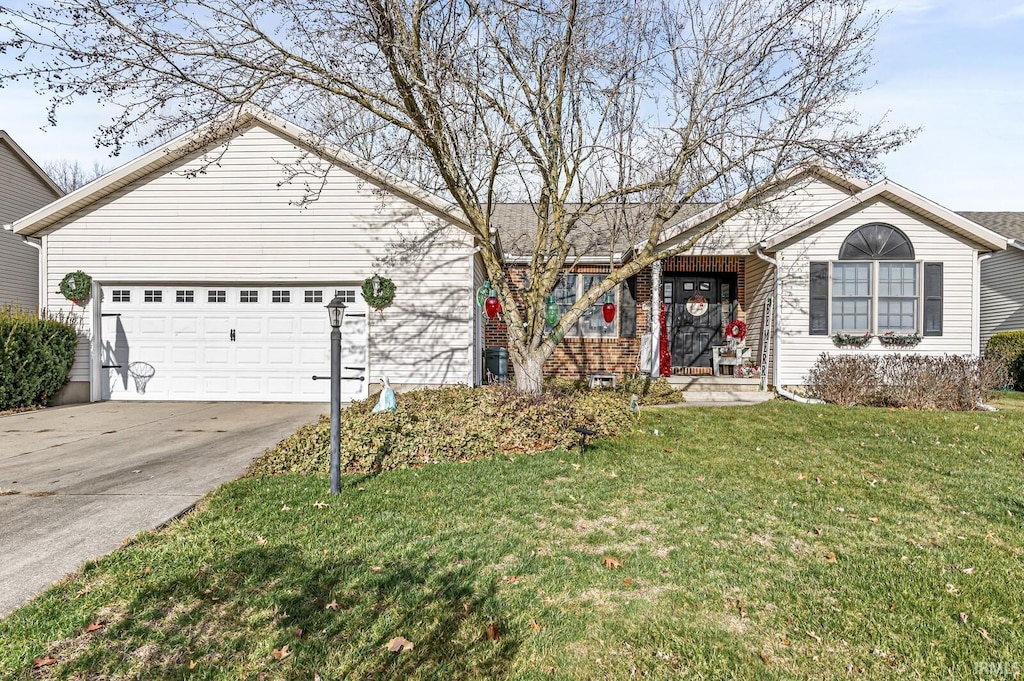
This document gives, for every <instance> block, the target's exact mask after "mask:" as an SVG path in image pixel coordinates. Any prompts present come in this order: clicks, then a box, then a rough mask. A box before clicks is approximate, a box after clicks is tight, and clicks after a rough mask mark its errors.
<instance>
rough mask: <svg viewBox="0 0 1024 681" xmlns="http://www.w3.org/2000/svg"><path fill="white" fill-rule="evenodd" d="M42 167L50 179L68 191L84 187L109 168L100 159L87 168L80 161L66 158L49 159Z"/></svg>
mask: <svg viewBox="0 0 1024 681" xmlns="http://www.w3.org/2000/svg"><path fill="white" fill-rule="evenodd" d="M42 168H43V172H45V173H46V174H47V175H49V176H50V179H51V180H53V181H54V182H56V183H57V186H58V187H60V188H61V189H63V190H64V191H65V192H66V193H70V192H73V191H75V190H76V189H78V188H79V187H84V186H85V185H87V184H89V183H90V182H92V181H93V180H95V179H96V178H98V177H101V176H102V175H104V174H106V172H107V169H106V168H104V167H103V166H102V165H100V163H99V162H98V161H94V162H93V164H92V167H91V168H86V167H84V166H83V165H82V164H81V163H79V162H78V161H70V160H68V159H66V158H62V159H58V160H56V161H47V162H45V163H43V165H42Z"/></svg>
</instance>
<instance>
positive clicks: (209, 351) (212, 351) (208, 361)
mask: <svg viewBox="0 0 1024 681" xmlns="http://www.w3.org/2000/svg"><path fill="white" fill-rule="evenodd" d="M202 355H203V362H202V363H203V364H205V365H208V366H227V365H228V363H229V362H228V359H229V357H230V356H231V353H230V352H228V349H227V348H226V347H217V346H214V347H204V348H202Z"/></svg>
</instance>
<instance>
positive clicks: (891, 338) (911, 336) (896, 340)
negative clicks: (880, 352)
mask: <svg viewBox="0 0 1024 681" xmlns="http://www.w3.org/2000/svg"><path fill="white" fill-rule="evenodd" d="M878 340H879V341H881V343H882V345H899V346H902V347H913V346H915V345H917V344H918V343H920V342H921V334H919V333H896V332H895V331H886V332H885V333H883V334H882V335H881V336H879V337H878Z"/></svg>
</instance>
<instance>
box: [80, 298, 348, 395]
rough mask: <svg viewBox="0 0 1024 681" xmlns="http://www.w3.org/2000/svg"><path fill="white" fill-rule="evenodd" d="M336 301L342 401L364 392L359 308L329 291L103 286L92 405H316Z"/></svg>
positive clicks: (324, 390) (326, 369)
mask: <svg viewBox="0 0 1024 681" xmlns="http://www.w3.org/2000/svg"><path fill="white" fill-rule="evenodd" d="M335 295H340V296H342V298H343V299H344V300H345V303H346V305H347V306H348V307H347V309H346V315H345V322H344V324H343V327H342V377H343V380H342V382H341V389H342V399H343V400H350V399H360V398H362V397H365V396H366V394H367V385H366V383H367V381H366V380H365V379H366V376H367V368H368V367H367V361H368V356H367V307H366V303H365V302H364V301H363V300H362V298H361V296H359V295H358V293H357V291H356V289H355V288H354V287H351V286H349V287H344V286H341V285H335V284H294V283H293V284H277V285H274V284H269V285H268V284H247V285H238V286H226V285H222V284H202V283H125V284H120V283H116V282H115V283H104V284H103V285H102V286H101V287H100V295H99V298H100V300H99V301H98V302H99V303H100V304H99V306H98V311H99V315H100V320H101V324H100V329H101V331H100V337H99V339H97V340H98V343H97V344H96V346H95V348H96V351H98V353H99V357H98V362H97V369H98V371H99V376H98V377H97V378H98V379H99V384H100V386H101V389H102V391H103V393H102V395H101V399H114V400H249V401H311V402H316V401H325V400H328V399H329V398H330V382H329V381H327V380H313V376H323V377H325V376H328V375H329V374H330V343H329V340H330V324H329V322H328V316H327V310H326V309H325V307H324V306H325V305H326V303H327V302H329V301H330V300H331V299H332V298H333V297H334V296H335Z"/></svg>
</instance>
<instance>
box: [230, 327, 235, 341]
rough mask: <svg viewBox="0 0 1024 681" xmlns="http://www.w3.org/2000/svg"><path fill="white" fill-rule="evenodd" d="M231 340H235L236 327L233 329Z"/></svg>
mask: <svg viewBox="0 0 1024 681" xmlns="http://www.w3.org/2000/svg"><path fill="white" fill-rule="evenodd" d="M231 340H232V341H234V340H235V330H234V329H231Z"/></svg>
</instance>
